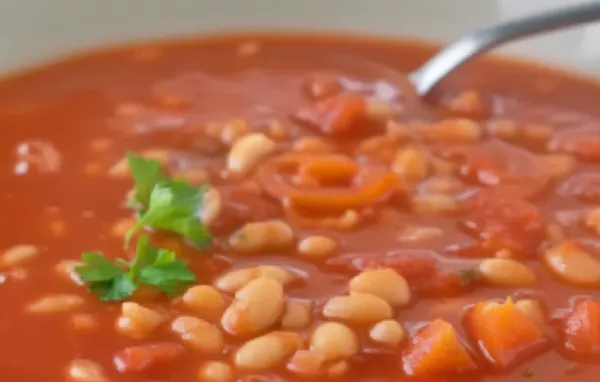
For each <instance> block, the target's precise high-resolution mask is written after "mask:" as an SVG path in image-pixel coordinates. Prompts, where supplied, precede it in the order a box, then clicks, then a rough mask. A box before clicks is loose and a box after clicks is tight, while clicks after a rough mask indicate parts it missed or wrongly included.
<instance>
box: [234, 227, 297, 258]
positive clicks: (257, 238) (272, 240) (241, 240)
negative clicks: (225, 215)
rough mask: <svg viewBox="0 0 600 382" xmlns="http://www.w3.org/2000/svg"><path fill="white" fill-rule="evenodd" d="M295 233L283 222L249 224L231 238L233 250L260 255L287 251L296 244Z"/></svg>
mask: <svg viewBox="0 0 600 382" xmlns="http://www.w3.org/2000/svg"><path fill="white" fill-rule="evenodd" d="M294 238H295V235H294V231H292V228H291V227H290V226H289V225H288V224H287V223H286V222H284V221H282V220H269V221H264V222H254V223H247V224H246V225H244V226H243V227H242V228H240V229H239V230H238V231H236V232H235V233H234V234H233V235H231V237H230V238H229V245H230V246H231V249H233V250H234V251H237V252H241V253H259V252H264V251H275V250H280V249H285V248H287V247H289V246H291V245H292V244H293V243H294Z"/></svg>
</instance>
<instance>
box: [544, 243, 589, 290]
mask: <svg viewBox="0 0 600 382" xmlns="http://www.w3.org/2000/svg"><path fill="white" fill-rule="evenodd" d="M544 260H545V263H546V266H547V267H548V268H549V269H550V271H551V272H552V273H553V274H554V275H555V276H556V277H557V278H559V279H561V280H562V281H564V282H567V283H569V284H573V285H581V286H598V285H600V260H598V259H597V258H596V257H594V256H592V255H591V254H589V253H588V252H586V251H585V250H584V249H583V248H582V247H581V246H579V245H578V244H576V243H574V242H564V243H563V244H560V245H558V246H555V247H552V248H549V249H547V250H546V251H545V252H544Z"/></svg>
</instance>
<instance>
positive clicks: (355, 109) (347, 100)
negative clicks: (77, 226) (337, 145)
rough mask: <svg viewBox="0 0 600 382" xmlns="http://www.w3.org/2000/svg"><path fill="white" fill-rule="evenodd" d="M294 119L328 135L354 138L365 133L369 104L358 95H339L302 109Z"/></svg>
mask: <svg viewBox="0 0 600 382" xmlns="http://www.w3.org/2000/svg"><path fill="white" fill-rule="evenodd" d="M294 117H295V118H296V119H297V120H299V121H300V122H302V123H305V124H306V125H308V126H309V127H313V128H315V129H318V130H319V131H320V132H322V133H324V134H327V135H334V136H349V135H350V136H352V135H356V134H361V133H362V132H364V131H363V129H364V127H365V126H364V125H365V122H366V120H367V104H366V102H365V100H364V99H363V98H362V97H361V96H358V95H349V94H345V95H338V96H334V97H330V98H327V99H325V100H323V101H320V102H317V103H316V104H314V105H313V106H311V107H309V108H306V109H302V110H300V111H298V112H297V113H296V114H295V115H294Z"/></svg>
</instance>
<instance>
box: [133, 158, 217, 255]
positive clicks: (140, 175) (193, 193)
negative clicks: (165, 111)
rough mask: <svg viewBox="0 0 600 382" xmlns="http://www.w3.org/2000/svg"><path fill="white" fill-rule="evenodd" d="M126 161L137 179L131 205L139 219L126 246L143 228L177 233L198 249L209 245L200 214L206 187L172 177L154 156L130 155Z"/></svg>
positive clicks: (209, 239) (209, 238) (207, 233)
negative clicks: (189, 183) (150, 157)
mask: <svg viewBox="0 0 600 382" xmlns="http://www.w3.org/2000/svg"><path fill="white" fill-rule="evenodd" d="M127 161H128V164H129V169H130V170H131V173H132V175H133V178H134V180H135V192H134V199H133V200H132V201H130V203H129V205H130V206H131V207H132V208H134V209H135V210H136V211H138V213H139V218H138V220H137V222H136V224H135V225H134V226H133V227H132V228H131V229H130V230H129V232H128V233H127V236H126V240H125V245H126V246H127V245H128V244H129V242H130V241H131V238H132V236H133V235H134V234H135V233H136V232H138V231H139V230H140V229H142V228H144V227H151V228H154V229H159V230H163V231H169V232H172V233H175V234H178V235H180V236H181V237H183V238H184V239H186V240H188V241H189V242H190V243H191V244H193V245H194V246H196V247H199V248H202V247H205V246H207V245H209V244H210V242H211V237H210V234H209V232H208V231H207V230H206V228H205V227H204V225H203V224H202V221H201V220H200V217H199V214H198V211H199V209H200V208H201V207H202V200H203V197H204V193H205V192H206V189H207V187H206V186H200V187H193V186H190V185H188V184H187V183H186V182H185V181H183V180H171V179H169V178H168V177H167V175H166V174H165V173H164V172H163V171H162V169H161V168H160V163H159V162H158V161H156V160H154V159H147V158H143V157H140V156H137V155H134V154H128V155H127Z"/></svg>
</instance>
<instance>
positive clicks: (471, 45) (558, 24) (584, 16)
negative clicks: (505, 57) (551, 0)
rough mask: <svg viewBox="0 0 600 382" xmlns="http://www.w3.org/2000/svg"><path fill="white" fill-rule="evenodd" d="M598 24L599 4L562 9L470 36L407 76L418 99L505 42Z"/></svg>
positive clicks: (453, 44) (597, 2)
mask: <svg viewBox="0 0 600 382" xmlns="http://www.w3.org/2000/svg"><path fill="white" fill-rule="evenodd" d="M598 20H600V1H596V2H593V3H589V4H584V5H579V6H574V7H569V8H562V9H559V10H555V11H550V12H546V13H542V14H537V15H534V16H529V17H525V18H522V19H519V20H514V21H509V22H506V23H502V24H499V25H496V26H492V27H489V28H484V29H480V30H477V31H475V32H472V33H470V34H468V35H466V36H463V37H462V38H460V39H458V40H456V41H455V42H453V43H452V44H450V45H448V47H446V48H445V49H443V50H442V51H441V52H439V53H438V54H436V55H435V56H434V57H432V58H431V59H429V60H428V61H427V62H425V64H423V65H422V66H421V67H420V68H419V69H417V70H416V71H414V72H413V73H411V74H410V80H411V82H412V83H413V85H414V86H415V88H416V90H417V93H418V94H419V95H420V96H425V95H426V94H427V93H429V91H430V90H431V89H432V88H433V87H434V86H435V85H436V84H437V83H438V82H439V81H440V80H441V79H442V78H444V77H446V76H447V75H448V74H449V73H450V72H452V71H454V70H455V69H456V68H458V67H459V66H461V65H463V64H464V63H466V62H467V61H469V60H470V59H472V58H474V57H476V56H478V55H480V54H482V53H484V52H486V51H488V50H490V49H492V48H494V47H496V46H498V45H501V44H503V43H506V42H510V41H513V40H517V39H520V38H523V37H528V36H532V35H535V34H538V33H542V32H548V31H553V30H557V29H562V28H567V27H571V26H574V25H579V24H584V23H589V22H592V21H598Z"/></svg>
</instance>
